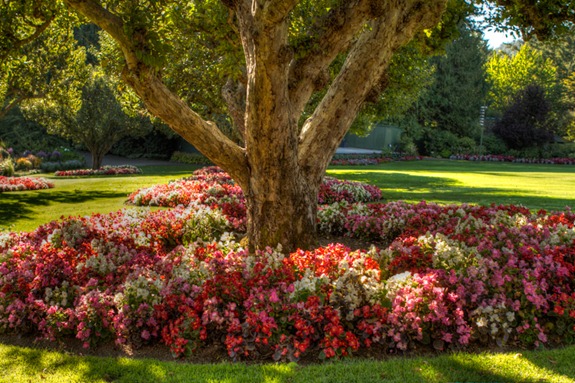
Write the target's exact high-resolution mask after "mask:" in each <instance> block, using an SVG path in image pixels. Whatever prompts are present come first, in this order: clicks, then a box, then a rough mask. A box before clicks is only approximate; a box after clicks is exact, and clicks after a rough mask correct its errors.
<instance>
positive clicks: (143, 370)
mask: <svg viewBox="0 0 575 383" xmlns="http://www.w3.org/2000/svg"><path fill="white" fill-rule="evenodd" d="M16 368H17V369H18V370H19V371H21V372H20V374H19V376H18V378H20V379H21V380H17V381H28V379H34V378H40V379H42V380H45V379H46V377H47V376H50V375H59V376H62V377H66V378H68V379H73V380H74V381H81V382H93V381H104V382H130V383H131V382H142V383H144V382H151V383H152V382H153V383H156V382H201V383H204V382H205V383H208V382H234V383H235V382H239V383H243V382H245V383H248V382H255V383H260V382H262V383H263V382H270V381H277V382H290V381H292V378H293V375H294V373H295V370H296V369H297V367H296V366H295V365H294V364H290V365H276V364H267V365H266V364H262V365H252V366H249V367H247V366H246V365H245V364H241V363H237V364H232V363H219V364H193V365H192V364H185V363H180V362H176V361H174V362H162V361H159V360H156V359H128V358H111V357H106V358H103V357H95V356H73V355H68V354H64V353H54V352H48V351H45V350H40V349H31V348H21V347H11V348H10V349H9V350H8V351H6V352H4V353H3V358H1V360H0V371H3V372H4V373H6V372H10V371H11V370H14V369H16ZM1 376H2V373H0V377H1ZM38 381H41V380H38Z"/></svg>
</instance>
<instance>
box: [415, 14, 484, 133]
mask: <svg viewBox="0 0 575 383" xmlns="http://www.w3.org/2000/svg"><path fill="white" fill-rule="evenodd" d="M459 28H460V36H459V38H457V39H456V40H454V41H453V43H451V44H449V45H448V46H447V47H446V49H445V55H442V56H438V57H434V58H433V59H432V62H433V64H434V65H435V68H436V70H435V79H434V80H435V81H434V82H433V85H432V86H431V87H429V88H428V89H427V91H426V92H425V95H424V96H423V97H422V99H420V101H419V103H418V107H417V112H418V115H419V119H420V121H422V122H424V125H427V126H433V127H435V129H440V130H445V131H448V132H450V133H453V134H455V135H457V136H458V137H474V138H475V137H476V136H478V128H479V111H480V108H481V106H482V105H483V104H484V102H485V101H484V100H485V95H486V93H487V84H486V78H485V77H486V75H485V70H484V65H485V63H486V61H487V45H486V43H485V41H484V40H483V38H482V35H481V33H480V32H479V31H478V30H476V29H475V28H474V27H473V25H472V24H470V23H468V22H464V23H461V25H460V27H459Z"/></svg>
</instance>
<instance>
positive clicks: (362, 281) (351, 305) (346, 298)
mask: <svg viewBox="0 0 575 383" xmlns="http://www.w3.org/2000/svg"><path fill="white" fill-rule="evenodd" d="M360 255H361V257H360V258H357V259H355V260H354V261H353V262H352V263H351V264H350V263H349V262H348V261H347V260H343V261H341V262H340V263H339V265H338V266H339V269H340V270H342V271H343V273H342V274H341V276H340V277H339V278H337V279H336V280H334V281H333V282H332V286H333V293H332V295H331V296H330V303H331V304H332V305H334V306H340V307H341V308H345V309H347V310H348V313H347V317H348V319H349V320H351V319H353V312H354V310H355V309H357V308H360V307H362V306H364V305H366V304H371V305H373V304H375V303H377V302H378V301H380V300H381V297H382V296H383V295H384V285H383V283H381V282H380V280H379V270H374V269H369V270H368V269H367V268H366V267H365V262H366V258H367V254H365V253H360Z"/></svg>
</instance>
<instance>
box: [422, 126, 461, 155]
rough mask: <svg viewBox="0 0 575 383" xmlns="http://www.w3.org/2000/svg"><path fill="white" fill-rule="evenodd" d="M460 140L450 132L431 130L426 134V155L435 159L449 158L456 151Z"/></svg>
mask: <svg viewBox="0 0 575 383" xmlns="http://www.w3.org/2000/svg"><path fill="white" fill-rule="evenodd" d="M458 143H459V138H458V137H457V136H456V135H455V134H453V133H451V132H448V131H445V130H438V129H430V130H428V131H427V132H426V134H425V151H426V154H428V155H430V156H433V157H443V158H449V156H451V154H453V152H454V151H455V150H456V148H457V146H458Z"/></svg>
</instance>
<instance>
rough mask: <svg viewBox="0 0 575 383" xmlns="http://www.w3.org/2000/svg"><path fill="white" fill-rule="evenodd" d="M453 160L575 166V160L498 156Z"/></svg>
mask: <svg viewBox="0 0 575 383" xmlns="http://www.w3.org/2000/svg"><path fill="white" fill-rule="evenodd" d="M449 158H450V159H452V160H465V161H491V162H518V163H525V164H551V165H575V158H568V157H564V158H558V157H555V158H516V157H514V156H504V155H496V154H485V155H479V154H454V155H452V156H451V157H449Z"/></svg>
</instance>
